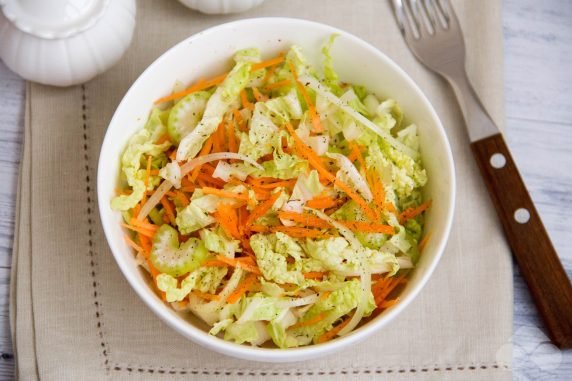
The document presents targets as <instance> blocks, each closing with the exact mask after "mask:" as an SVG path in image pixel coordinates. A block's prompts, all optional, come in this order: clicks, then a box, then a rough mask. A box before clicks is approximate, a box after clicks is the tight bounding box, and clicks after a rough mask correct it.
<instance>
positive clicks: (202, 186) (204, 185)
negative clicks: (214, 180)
mask: <svg viewBox="0 0 572 381" xmlns="http://www.w3.org/2000/svg"><path fill="white" fill-rule="evenodd" d="M197 183H198V184H199V186H200V187H201V188H206V187H208V185H207V183H206V182H205V180H204V179H202V178H200V174H199V178H198V179H197Z"/></svg>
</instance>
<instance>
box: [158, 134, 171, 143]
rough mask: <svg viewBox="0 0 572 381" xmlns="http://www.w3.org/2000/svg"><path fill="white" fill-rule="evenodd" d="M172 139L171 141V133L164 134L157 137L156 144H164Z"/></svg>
mask: <svg viewBox="0 0 572 381" xmlns="http://www.w3.org/2000/svg"><path fill="white" fill-rule="evenodd" d="M170 141H171V137H170V136H169V134H164V135H163V136H161V137H160V138H159V139H157V141H156V142H155V144H163V143H165V142H170Z"/></svg>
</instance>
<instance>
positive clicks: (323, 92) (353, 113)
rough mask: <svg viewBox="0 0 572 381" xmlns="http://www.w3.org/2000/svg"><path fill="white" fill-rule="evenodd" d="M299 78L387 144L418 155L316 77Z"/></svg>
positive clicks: (411, 154)
mask: <svg viewBox="0 0 572 381" xmlns="http://www.w3.org/2000/svg"><path fill="white" fill-rule="evenodd" d="M299 80H300V82H301V83H302V84H303V85H305V86H307V87H309V88H310V89H312V90H314V91H315V92H316V93H318V94H320V95H321V96H323V97H324V98H326V99H327V100H328V101H330V102H332V103H333V104H334V105H336V106H337V107H339V108H340V109H341V110H342V111H343V112H345V113H346V114H348V115H349V116H351V117H352V118H354V119H355V120H357V121H358V122H360V123H361V124H363V125H364V126H365V127H367V128H368V129H370V130H371V131H373V132H375V133H376V134H377V135H379V136H381V137H382V138H384V139H385V140H386V141H387V142H388V143H389V144H391V145H392V146H393V148H395V149H397V150H399V151H401V152H403V153H405V154H406V155H408V156H411V157H413V158H415V157H417V156H418V153H417V152H415V151H414V150H412V149H411V148H409V147H407V146H406V145H405V144H403V143H401V142H400V141H398V140H397V139H395V138H394V137H393V136H391V134H390V133H388V132H385V131H383V130H382V129H380V128H379V127H378V126H377V125H376V124H375V123H373V122H372V121H371V120H369V119H367V118H366V117H365V116H363V115H362V114H360V113H359V112H357V111H355V110H354V109H353V108H351V107H350V106H349V105H348V104H347V103H345V102H344V101H342V100H341V99H340V98H338V97H337V96H335V95H334V94H332V92H330V91H328V90H327V89H325V88H324V86H322V85H321V84H320V82H318V81H317V80H316V79H314V78H312V77H309V76H306V75H305V76H302V77H300V78H299Z"/></svg>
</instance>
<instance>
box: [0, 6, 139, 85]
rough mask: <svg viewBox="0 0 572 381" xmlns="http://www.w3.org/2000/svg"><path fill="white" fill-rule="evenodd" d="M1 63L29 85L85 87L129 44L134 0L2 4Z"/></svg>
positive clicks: (0, 20) (110, 64) (113, 62)
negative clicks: (82, 85) (31, 83)
mask: <svg viewBox="0 0 572 381" xmlns="http://www.w3.org/2000/svg"><path fill="white" fill-rule="evenodd" d="M0 6H1V7H2V8H1V12H0V58H1V59H2V60H3V61H4V63H5V64H6V65H7V66H8V67H9V68H10V69H11V70H13V71H14V72H16V73H18V74H19V75H21V76H22V77H24V78H25V79H28V80H30V81H34V82H39V83H43V84H46V85H54V86H70V85H75V84H78V83H83V82H86V81H88V80H90V79H91V78H93V77H95V76H96V75H98V74H100V73H102V72H104V71H105V70H107V69H109V68H110V67H111V66H113V65H114V64H115V63H116V62H117V61H118V60H119V58H121V56H122V55H123V53H124V52H125V50H127V48H128V47H129V44H130V43H131V38H132V37H133V30H134V29H135V0H0Z"/></svg>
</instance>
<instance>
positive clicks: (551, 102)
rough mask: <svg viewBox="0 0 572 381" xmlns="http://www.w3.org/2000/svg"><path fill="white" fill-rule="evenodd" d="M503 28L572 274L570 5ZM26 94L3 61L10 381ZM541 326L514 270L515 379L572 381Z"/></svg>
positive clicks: (0, 173)
mask: <svg viewBox="0 0 572 381" xmlns="http://www.w3.org/2000/svg"><path fill="white" fill-rule="evenodd" d="M472 1H474V0H472ZM503 26H504V41H505V91H506V118H507V135H508V141H509V144H510V147H511V148H512V151H513V154H514V156H515V160H516V161H517V164H518V166H519V168H520V170H521V173H522V175H523V177H524V179H525V181H526V183H527V185H528V188H529V190H530V192H531V193H532V198H533V199H534V201H535V202H536V206H537V208H538V210H539V212H540V214H541V215H542V218H543V220H544V224H545V226H546V228H547V229H548V231H549V233H550V236H551V238H552V241H553V243H554V246H555V247H556V250H557V252H558V253H559V254H560V256H561V258H562V260H563V262H564V266H565V267H566V269H567V271H568V275H569V276H572V1H568V0H545V1H538V0H504V4H503ZM24 93H25V91H24V81H23V80H22V79H20V78H18V77H17V76H16V75H15V74H13V73H11V72H10V71H9V70H8V69H7V68H6V67H5V66H4V65H3V64H2V63H1V62H0V353H1V355H0V380H9V379H12V378H13V365H14V360H13V355H12V347H11V343H10V330H9V321H8V295H9V283H10V266H11V248H12V234H13V230H14V206H15V199H16V181H17V177H18V163H19V159H20V150H21V145H22V131H23V123H24V115H23V103H24V96H25V94H24ZM546 275H547V276H550V274H546ZM541 327H542V323H541V322H540V320H539V317H538V314H537V312H536V309H535V307H534V305H533V304H532V302H531V299H530V296H529V294H528V291H527V289H526V285H525V284H524V282H523V281H522V279H521V277H520V275H519V273H518V269H515V275H514V335H513V339H512V341H513V345H514V356H513V357H514V363H513V367H514V379H515V380H518V381H520V380H538V379H543V380H562V381H564V380H570V379H572V350H568V351H558V350H556V349H555V347H553V346H551V345H550V344H549V343H548V342H547V339H546V337H545V336H544V335H543V334H542V331H541V330H540V329H539V328H541Z"/></svg>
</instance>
